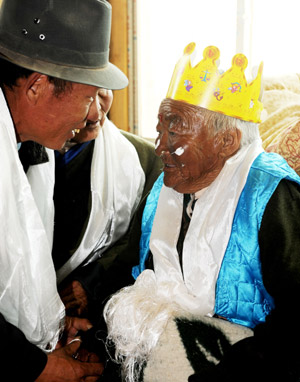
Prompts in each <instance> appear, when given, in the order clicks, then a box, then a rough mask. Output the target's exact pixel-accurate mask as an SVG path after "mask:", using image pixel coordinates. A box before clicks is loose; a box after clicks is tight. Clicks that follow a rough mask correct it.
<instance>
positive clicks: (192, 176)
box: [105, 44, 300, 381]
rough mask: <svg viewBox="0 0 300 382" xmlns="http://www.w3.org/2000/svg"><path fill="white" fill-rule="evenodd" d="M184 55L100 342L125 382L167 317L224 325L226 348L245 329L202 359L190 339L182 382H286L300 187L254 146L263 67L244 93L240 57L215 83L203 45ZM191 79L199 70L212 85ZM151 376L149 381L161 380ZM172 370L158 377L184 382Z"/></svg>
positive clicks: (211, 57)
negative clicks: (106, 344) (136, 233)
mask: <svg viewBox="0 0 300 382" xmlns="http://www.w3.org/2000/svg"><path fill="white" fill-rule="evenodd" d="M193 48H194V47H193V45H192V44H190V45H189V46H188V47H187V48H186V49H185V52H184V56H183V58H182V59H181V60H180V61H179V63H178V64H177V66H176V68H175V72H174V75H173V78H172V81H171V85H170V88H169V91H168V94H167V98H166V99H164V100H163V101H162V103H161V106H160V110H159V114H158V124H157V131H158V138H157V141H156V153H157V155H158V156H160V157H161V158H162V160H163V163H164V168H163V174H162V176H161V177H160V178H159V179H158V181H157V182H156V183H155V184H154V186H153V189H152V191H151V194H150V195H149V197H148V200H147V204H146V207H145V210H144V214H143V221H142V231H143V233H142V238H141V253H140V256H141V259H140V264H139V266H138V267H135V268H134V270H133V274H134V275H135V277H137V276H138V278H137V281H136V283H135V285H134V286H132V287H128V288H125V289H124V290H121V291H120V292H119V293H118V294H116V295H115V296H113V297H112V298H111V300H110V301H109V302H108V304H107V306H106V308H105V314H106V320H107V324H108V328H109V335H110V338H111V339H112V340H113V341H114V342H115V344H116V351H117V353H116V354H117V358H119V359H121V360H122V363H123V369H124V373H125V374H126V375H127V377H128V378H129V380H132V381H133V380H135V378H137V375H138V374H139V372H140V370H141V369H142V367H143V366H144V365H145V363H146V362H147V361H149V359H150V358H151V356H152V355H153V352H155V351H156V348H155V347H156V345H157V344H158V343H159V340H160V337H161V336H162V335H163V332H164V329H165V328H166V326H167V325H168V321H169V319H174V318H175V319H176V318H178V317H190V316H191V315H192V317H193V320H194V319H195V317H196V318H198V319H199V320H200V321H201V317H204V322H205V323H206V324H207V319H208V321H209V320H211V322H212V323H213V324H214V325H215V323H217V324H216V325H217V326H218V325H219V324H218V322H222V323H221V324H220V328H221V327H222V328H221V329H220V330H221V331H223V332H222V333H223V334H224V335H225V337H226V338H228V339H230V338H229V337H230V332H231V331H232V328H234V330H235V328H237V330H240V329H241V328H243V327H245V328H249V331H248V332H245V333H244V334H243V335H242V337H244V338H240V340H238V341H236V340H234V341H230V340H229V343H230V346H225V347H222V346H221V345H220V343H221V342H220V341H221V340H220V339H221V337H218V338H217V337H216V339H215V343H212V344H210V345H209V346H208V347H207V349H206V353H205V352H204V353H205V354H206V356H205V357H204V356H203V354H204V353H203V348H204V347H206V345H207V344H206V343H205V341H203V342H202V343H201V341H202V339H203V336H204V333H205V332H203V333H199V332H198V333H197V334H195V338H194V339H193V338H189V340H190V342H191V341H192V342H194V343H193V346H194V347H193V351H191V349H188V348H186V349H185V351H186V354H187V358H188V361H189V362H190V365H191V367H192V368H191V369H190V373H189V374H193V373H196V374H194V375H193V376H190V377H189V381H198V380H199V381H206V380H210V381H212V380H213V381H214V380H218V381H219V380H222V381H237V380H243V381H246V380H247V381H248V380H253V379H254V378H255V380H261V381H263V380H264V381H267V380H270V378H272V376H277V377H278V378H280V377H281V379H282V380H288V381H292V380H296V379H295V378H297V377H299V375H300V374H299V360H298V359H299V351H297V343H298V342H299V339H300V332H299V329H298V324H297V321H296V320H297V318H296V317H297V313H298V312H299V308H298V305H299V304H297V300H298V296H299V292H300V281H299V280H300V277H299V276H300V262H299V244H300V237H299V229H300V226H299V218H298V217H299V212H300V194H299V184H300V178H299V177H298V176H297V174H296V173H295V172H294V171H293V170H292V169H291V168H290V167H289V166H288V165H287V163H286V162H285V160H284V159H283V158H282V157H280V156H279V155H276V154H269V153H265V152H264V151H263V149H262V146H261V139H260V137H259V133H258V125H257V123H258V122H259V120H260V113H261V110H262V105H261V104H260V102H259V95H260V76H261V71H262V67H261V68H260V70H259V72H258V75H257V77H256V79H255V80H254V81H253V82H252V83H251V84H249V85H248V84H247V83H246V82H245V78H244V74H243V71H244V69H245V67H246V66H247V59H246V57H245V56H243V55H241V54H239V55H236V56H235V57H234V58H233V63H232V68H231V69H230V70H228V71H227V72H225V73H224V74H223V75H220V74H219V73H218V71H217V69H216V66H215V61H216V59H217V58H218V56H219V53H218V50H217V48H215V47H208V48H206V50H205V51H204V58H203V60H202V61H201V62H200V63H199V64H198V65H196V66H195V67H194V68H192V67H191V65H190V61H189V55H190V53H191V51H192V50H193ZM200 73H209V74H210V75H211V77H210V82H208V81H207V82H205V81H204V80H203V78H206V77H204V76H202V77H201V76H200ZM201 78H202V79H201ZM212 83H213V86H212V85H211V84H212ZM146 268H150V269H151V268H152V269H153V270H150V269H146ZM291 309H292V314H288V312H290V311H291ZM221 318H222V320H221ZM202 321H203V320H202ZM191 322H192V321H190V323H191ZM223 323H225V324H226V325H225V326H224V327H223ZM228 324H229V325H230V330H229V331H228V330H227V329H228ZM207 325H208V326H207V330H210V329H209V327H210V324H209V323H208V324H207ZM250 329H251V330H250ZM190 337H191V336H190ZM222 338H223V337H222ZM170 340H171V339H170ZM193 340H194V341H193ZM209 341H210V342H214V338H210V340H209ZM233 343H234V344H233ZM195 344H196V346H195ZM216 347H217V348H218V351H216V350H215V349H216ZM220 348H221V350H220ZM195 349H196V350H195ZM197 351H198V353H197ZM195 354H196V355H195ZM197 354H198V358H197ZM207 354H208V355H207ZM160 361H161V362H163V360H160ZM149 363H150V362H149ZM179 364H181V363H180V362H179ZM179 368H180V366H179ZM157 370H158V369H156V372H157ZM156 372H155V369H153V370H152V377H151V378H152V379H149V380H151V381H167V380H168V379H167V378H166V377H165V376H161V375H156ZM179 372H180V370H178V369H176V367H174V369H173V368H172V370H168V374H170V373H171V375H172V378H173V379H172V380H173V381H183V380H187V379H188V375H189V374H188V375H186V376H185V377H182V376H181V377H180V378H178V375H177V374H178V373H179ZM172 373H173V374H172ZM144 375H145V376H146V375H147V367H146V369H145V372H144ZM293 378H294V379H293ZM144 380H147V379H146V378H145V379H144Z"/></svg>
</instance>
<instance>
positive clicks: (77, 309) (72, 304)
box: [59, 281, 88, 316]
mask: <svg viewBox="0 0 300 382" xmlns="http://www.w3.org/2000/svg"><path fill="white" fill-rule="evenodd" d="M59 294H60V298H61V299H62V302H63V303H64V305H65V307H66V311H67V312H69V313H71V314H72V315H74V316H81V315H82V314H83V313H85V312H86V310H87V306H88V299H87V294H86V292H85V290H84V289H83V287H82V285H81V284H80V282H79V281H72V282H71V283H70V284H68V285H67V286H66V287H64V289H62V290H60V292H59Z"/></svg>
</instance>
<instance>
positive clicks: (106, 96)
mask: <svg viewBox="0 0 300 382" xmlns="http://www.w3.org/2000/svg"><path fill="white" fill-rule="evenodd" d="M112 101H113V92H112V91H111V90H107V89H99V90H98V94H97V98H96V99H95V103H96V106H97V109H98V112H99V120H100V124H94V123H92V121H91V122H89V121H87V124H86V127H85V128H84V129H81V130H80V131H79V132H78V133H76V134H75V136H74V138H73V139H72V141H73V142H77V143H83V142H87V141H91V140H92V139H96V138H97V136H98V134H99V131H100V129H101V127H103V124H104V121H105V118H106V115H107V113H108V112H109V110H110V108H111V105H112Z"/></svg>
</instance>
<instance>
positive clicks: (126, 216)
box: [57, 119, 145, 282]
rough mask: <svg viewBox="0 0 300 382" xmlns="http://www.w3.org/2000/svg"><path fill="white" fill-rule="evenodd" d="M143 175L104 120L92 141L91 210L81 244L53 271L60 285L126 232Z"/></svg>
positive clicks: (129, 150)
mask: <svg viewBox="0 0 300 382" xmlns="http://www.w3.org/2000/svg"><path fill="white" fill-rule="evenodd" d="M144 183H145V174H144V171H143V169H142V167H141V165H140V161H139V158H138V154H137V152H136V150H135V148H134V146H133V145H132V144H131V143H130V142H129V141H128V140H127V139H126V138H125V137H123V135H122V134H121V132H120V131H119V130H118V129H117V127H116V126H115V125H114V124H113V123H112V122H111V121H109V120H108V119H106V121H105V123H104V126H103V128H102V129H101V130H100V133H99V135H98V137H97V138H96V140H95V147H94V153H93V158H92V166H91V194H92V207H91V212H90V217H89V222H88V225H87V228H86V230H85V233H84V236H83V238H82V241H81V243H80V245H79V247H78V248H77V250H76V251H75V252H74V254H73V256H72V257H71V258H70V259H69V260H68V261H67V262H66V263H65V264H64V265H63V266H62V267H61V268H60V269H59V270H58V271H57V278H58V282H61V281H62V280H63V279H64V278H65V277H66V276H68V275H69V274H70V273H71V272H72V271H73V270H74V269H76V268H77V267H78V266H79V265H81V264H88V263H90V262H92V261H94V260H96V259H97V258H99V257H101V255H102V253H103V252H104V251H105V250H106V249H107V248H108V247H109V246H111V245H112V244H113V243H114V242H116V240H118V239H119V238H121V236H122V235H123V234H125V232H126V231H127V229H128V226H129V223H130V220H131V217H132V215H133V213H134V211H135V209H136V207H137V205H138V203H139V201H140V199H141V195H142V192H143V188H144Z"/></svg>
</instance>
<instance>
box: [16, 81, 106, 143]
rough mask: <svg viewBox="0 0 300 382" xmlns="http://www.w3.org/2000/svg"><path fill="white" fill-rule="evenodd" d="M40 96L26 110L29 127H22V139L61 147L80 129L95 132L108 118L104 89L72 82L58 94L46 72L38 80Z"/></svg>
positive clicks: (25, 118) (93, 133) (90, 132)
mask: <svg viewBox="0 0 300 382" xmlns="http://www.w3.org/2000/svg"><path fill="white" fill-rule="evenodd" d="M39 81H40V83H41V84H42V85H41V86H40V87H39V96H38V97H37V98H36V101H35V104H34V107H33V108H31V109H30V110H28V111H27V112H26V109H25V114H26V113H27V114H26V115H24V120H25V121H27V122H26V126H25V128H23V129H22V130H20V131H18V133H19V135H20V138H21V139H20V140H21V141H25V140H33V141H35V142H38V143H40V144H42V145H44V146H46V147H49V148H51V149H61V148H62V147H63V145H64V144H65V142H66V141H67V140H70V139H72V138H74V136H75V130H76V129H80V130H82V129H84V128H86V127H87V132H88V133H89V134H90V136H92V135H95V134H96V132H98V131H99V129H100V127H101V123H102V122H103V121H104V120H103V118H104V117H105V116H104V112H103V111H102V108H101V104H100V100H101V96H100V95H101V94H102V91H103V89H101V88H98V87H95V86H90V85H84V84H78V83H72V87H71V88H70V89H67V90H66V91H65V92H63V93H61V94H59V95H55V94H54V85H53V84H52V83H50V82H49V81H48V80H47V79H45V76H41V78H40V80H38V81H37V83H39Z"/></svg>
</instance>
